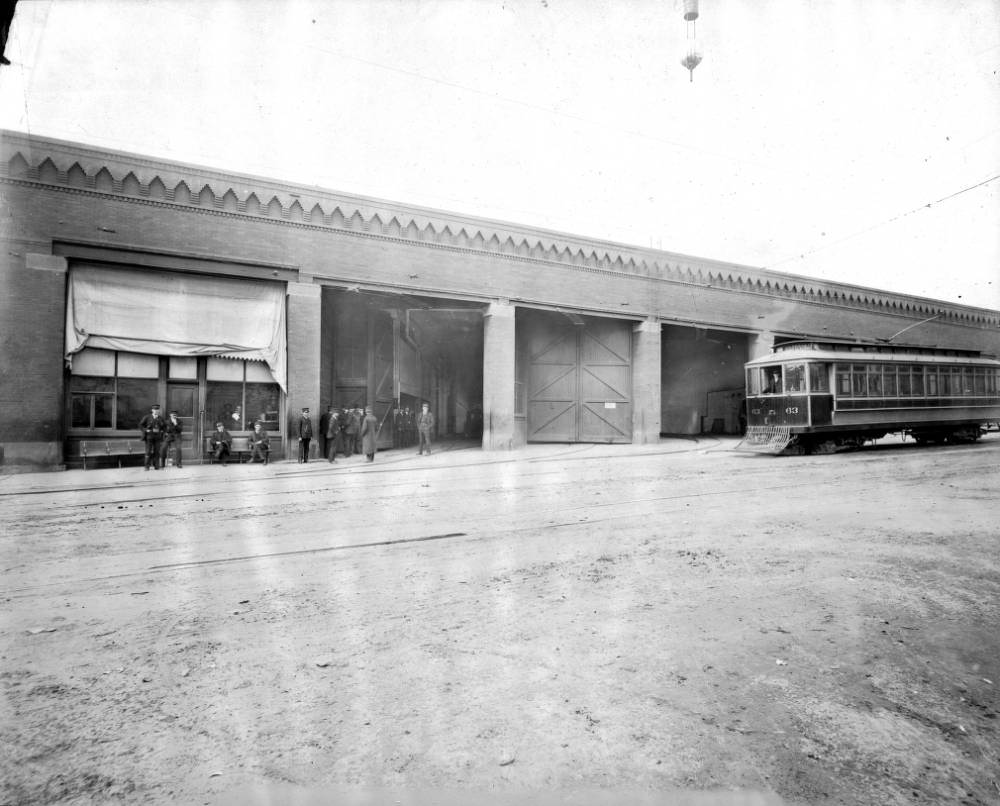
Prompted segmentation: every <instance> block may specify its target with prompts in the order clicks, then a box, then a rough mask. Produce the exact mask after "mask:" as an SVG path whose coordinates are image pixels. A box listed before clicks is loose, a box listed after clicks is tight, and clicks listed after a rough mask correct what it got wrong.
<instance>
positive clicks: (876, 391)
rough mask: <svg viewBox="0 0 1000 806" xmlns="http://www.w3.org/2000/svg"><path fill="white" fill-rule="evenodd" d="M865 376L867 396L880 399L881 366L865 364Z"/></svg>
mask: <svg viewBox="0 0 1000 806" xmlns="http://www.w3.org/2000/svg"><path fill="white" fill-rule="evenodd" d="M865 374H866V375H867V376H868V396H869V397H882V365H881V364H867V365H866V367H865Z"/></svg>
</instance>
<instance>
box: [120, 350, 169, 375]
mask: <svg viewBox="0 0 1000 806" xmlns="http://www.w3.org/2000/svg"><path fill="white" fill-rule="evenodd" d="M118 377H119V378H159V377H160V359H159V358H158V357H157V356H155V355H141V354H139V353H118Z"/></svg>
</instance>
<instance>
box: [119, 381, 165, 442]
mask: <svg viewBox="0 0 1000 806" xmlns="http://www.w3.org/2000/svg"><path fill="white" fill-rule="evenodd" d="M156 387H157V382H156V381H155V380H139V379H133V378H119V379H118V420H117V422H116V423H115V428H117V429H118V430H119V431H134V430H136V429H138V428H139V420H141V419H142V418H143V417H145V416H146V415H147V414H149V408H150V406H152V405H153V404H154V403H159V401H158V400H157V399H156Z"/></svg>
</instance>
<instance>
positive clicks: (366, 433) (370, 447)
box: [361, 406, 378, 462]
mask: <svg viewBox="0 0 1000 806" xmlns="http://www.w3.org/2000/svg"><path fill="white" fill-rule="evenodd" d="M377 438H378V420H376V419H375V412H374V411H372V407H371V406H368V407H367V408H366V409H365V418H364V419H363V420H362V421H361V451H362V453H364V455H365V457H366V458H367V459H368V461H369V462H374V461H375V451H376V444H375V443H376V441H377Z"/></svg>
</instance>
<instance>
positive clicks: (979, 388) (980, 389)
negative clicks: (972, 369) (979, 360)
mask: <svg viewBox="0 0 1000 806" xmlns="http://www.w3.org/2000/svg"><path fill="white" fill-rule="evenodd" d="M973 385H974V390H975V393H976V394H977V395H985V394H986V370H984V369H983V368H982V367H979V368H978V369H976V375H975V379H974V380H973Z"/></svg>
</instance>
